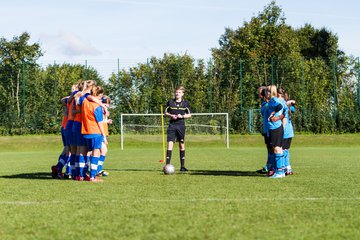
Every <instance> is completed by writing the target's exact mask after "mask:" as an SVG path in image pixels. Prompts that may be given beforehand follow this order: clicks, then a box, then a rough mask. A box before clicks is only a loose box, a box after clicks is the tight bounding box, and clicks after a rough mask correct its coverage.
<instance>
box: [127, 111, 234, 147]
mask: <svg viewBox="0 0 360 240" xmlns="http://www.w3.org/2000/svg"><path fill="white" fill-rule="evenodd" d="M161 115H162V114H161V113H122V114H121V115H120V136H121V139H120V140H121V150H123V149H124V117H126V116H159V117H161ZM191 115H192V116H219V115H223V116H225V118H226V127H225V128H226V130H225V135H226V148H230V143H229V114H228V113H192V114H191Z"/></svg>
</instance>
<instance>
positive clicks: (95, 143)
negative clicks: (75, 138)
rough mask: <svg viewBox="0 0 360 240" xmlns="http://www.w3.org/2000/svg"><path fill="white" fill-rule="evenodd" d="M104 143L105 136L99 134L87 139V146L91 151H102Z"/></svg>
mask: <svg viewBox="0 0 360 240" xmlns="http://www.w3.org/2000/svg"><path fill="white" fill-rule="evenodd" d="M103 141H104V139H103V136H102V135H100V134H99V135H96V136H95V137H93V138H86V146H87V148H88V150H89V151H93V150H94V149H101V146H102V143H103Z"/></svg>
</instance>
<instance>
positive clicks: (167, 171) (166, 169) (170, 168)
mask: <svg viewBox="0 0 360 240" xmlns="http://www.w3.org/2000/svg"><path fill="white" fill-rule="evenodd" d="M163 172H164V173H165V174H167V175H171V174H174V173H175V167H174V166H173V165H171V164H166V165H165V166H164V168H163Z"/></svg>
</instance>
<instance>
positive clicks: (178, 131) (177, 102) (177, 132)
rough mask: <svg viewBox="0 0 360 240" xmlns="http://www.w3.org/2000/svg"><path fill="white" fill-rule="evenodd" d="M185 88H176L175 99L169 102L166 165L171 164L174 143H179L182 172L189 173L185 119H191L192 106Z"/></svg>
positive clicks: (166, 112) (166, 110)
mask: <svg viewBox="0 0 360 240" xmlns="http://www.w3.org/2000/svg"><path fill="white" fill-rule="evenodd" d="M184 94H185V88H184V87H183V86H178V87H176V90H175V98H174V99H170V100H169V101H168V102H167V106H166V109H165V115H166V116H168V117H170V122H169V127H168V130H167V142H168V148H167V152H166V164H170V161H171V155H172V150H173V146H174V142H175V141H178V142H179V150H180V164H181V167H180V171H181V172H186V171H188V170H187V169H186V168H185V119H186V118H190V117H191V109H190V104H189V102H188V101H187V100H184V99H183V97H184Z"/></svg>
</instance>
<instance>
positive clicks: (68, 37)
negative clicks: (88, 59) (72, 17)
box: [60, 31, 101, 56]
mask: <svg viewBox="0 0 360 240" xmlns="http://www.w3.org/2000/svg"><path fill="white" fill-rule="evenodd" d="M60 38H61V39H62V40H63V44H62V47H61V49H62V51H63V53H64V54H65V55H67V56H83V55H87V56H98V55H101V53H100V51H98V50H97V49H96V48H94V47H93V46H91V44H90V43H89V42H87V41H84V40H83V39H81V38H80V37H78V36H77V35H75V34H74V33H71V32H65V31H64V32H60Z"/></svg>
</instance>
